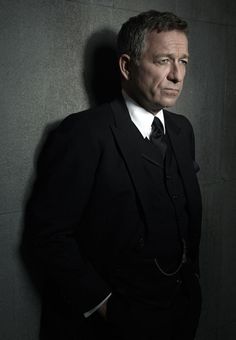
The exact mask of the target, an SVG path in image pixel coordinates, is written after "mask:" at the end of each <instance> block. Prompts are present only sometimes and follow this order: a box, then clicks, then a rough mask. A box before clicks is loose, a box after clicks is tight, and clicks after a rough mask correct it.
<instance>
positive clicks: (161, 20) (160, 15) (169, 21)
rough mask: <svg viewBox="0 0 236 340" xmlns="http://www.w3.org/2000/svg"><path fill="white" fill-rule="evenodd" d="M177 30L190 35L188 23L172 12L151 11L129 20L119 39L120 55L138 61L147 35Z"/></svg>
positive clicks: (121, 30) (119, 34)
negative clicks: (126, 55)
mask: <svg viewBox="0 0 236 340" xmlns="http://www.w3.org/2000/svg"><path fill="white" fill-rule="evenodd" d="M172 30H177V31H181V32H183V33H185V34H186V35H187V33H188V24H187V22H186V21H184V20H182V19H181V18H179V17H177V16H176V15H175V14H173V13H170V12H158V11H155V10H150V11H147V12H143V13H140V14H139V15H137V16H134V17H131V18H129V20H128V21H127V22H125V23H124V24H123V25H122V27H121V29H120V32H119V33H118V37H117V48H118V55H119V56H121V55H122V54H124V53H125V54H128V55H129V56H130V57H131V58H132V59H133V60H134V61H137V60H138V59H139V58H140V56H141V54H142V50H143V47H144V44H145V38H146V35H147V33H150V32H152V31H156V32H157V33H160V32H166V31H172Z"/></svg>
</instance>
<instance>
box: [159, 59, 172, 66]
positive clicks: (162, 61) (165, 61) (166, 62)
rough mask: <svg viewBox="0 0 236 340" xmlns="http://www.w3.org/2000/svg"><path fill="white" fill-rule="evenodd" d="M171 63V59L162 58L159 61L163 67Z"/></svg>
mask: <svg viewBox="0 0 236 340" xmlns="http://www.w3.org/2000/svg"><path fill="white" fill-rule="evenodd" d="M169 61H170V59H169V58H161V59H159V60H158V63H159V64H161V65H164V64H168V63H169Z"/></svg>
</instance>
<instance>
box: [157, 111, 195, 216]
mask: <svg viewBox="0 0 236 340" xmlns="http://www.w3.org/2000/svg"><path fill="white" fill-rule="evenodd" d="M164 116H165V123H166V128H167V133H168V136H169V138H170V141H171V145H172V147H173V151H174V154H175V156H176V161H177V164H178V167H179V171H180V175H181V178H182V181H183V185H184V188H185V193H186V196H187V202H188V206H189V212H190V214H192V216H194V218H195V217H196V218H197V219H198V218H199V217H197V215H199V207H200V206H201V196H200V190H199V185H198V180H197V177H196V174H195V171H194V160H193V159H192V156H191V153H190V146H188V145H187V143H188V139H187V138H185V137H184V134H183V131H182V133H181V127H180V126H179V125H177V124H176V122H175V119H173V117H172V115H171V114H170V113H169V112H167V111H164Z"/></svg>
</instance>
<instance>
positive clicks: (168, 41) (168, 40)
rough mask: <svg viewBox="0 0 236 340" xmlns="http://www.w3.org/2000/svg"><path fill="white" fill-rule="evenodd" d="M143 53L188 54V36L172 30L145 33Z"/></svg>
mask: <svg viewBox="0 0 236 340" xmlns="http://www.w3.org/2000/svg"><path fill="white" fill-rule="evenodd" d="M143 53H144V54H146V53H158V54H160V53H161V54H165V53H168V54H169V53H170V54H172V53H174V54H176V53H177V54H188V38H187V36H186V34H185V33H184V32H181V31H177V30H173V31H167V32H160V33H157V32H156V31H152V32H150V33H147V35H146V38H145V44H144V50H143Z"/></svg>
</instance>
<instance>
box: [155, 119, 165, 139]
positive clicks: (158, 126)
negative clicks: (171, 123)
mask: <svg viewBox="0 0 236 340" xmlns="http://www.w3.org/2000/svg"><path fill="white" fill-rule="evenodd" d="M152 134H155V135H156V134H157V135H160V136H162V135H164V127H163V124H162V122H161V121H160V119H159V118H157V117H154V119H153V122H152Z"/></svg>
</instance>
